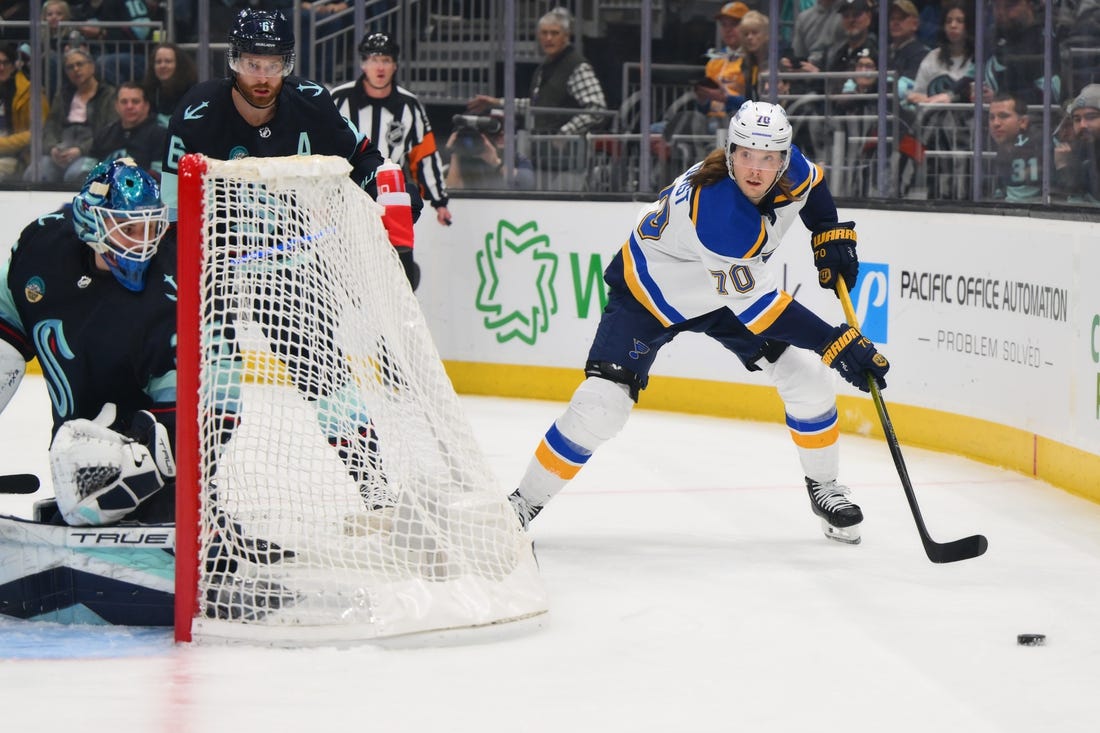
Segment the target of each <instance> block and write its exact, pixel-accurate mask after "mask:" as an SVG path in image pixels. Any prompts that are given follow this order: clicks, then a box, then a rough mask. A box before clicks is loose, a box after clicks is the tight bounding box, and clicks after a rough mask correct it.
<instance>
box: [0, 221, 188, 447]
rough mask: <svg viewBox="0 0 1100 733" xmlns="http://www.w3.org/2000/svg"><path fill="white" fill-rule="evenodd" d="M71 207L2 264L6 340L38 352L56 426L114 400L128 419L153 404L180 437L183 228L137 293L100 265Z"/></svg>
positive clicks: (0, 312) (25, 351)
mask: <svg viewBox="0 0 1100 733" xmlns="http://www.w3.org/2000/svg"><path fill="white" fill-rule="evenodd" d="M94 256H95V255H94V253H93V252H92V250H91V248H90V247H89V246H88V245H87V244H85V243H84V242H82V241H81V240H80V239H79V238H78V237H77V236H76V233H75V232H74V231H73V222H72V219H71V212H70V210H69V207H66V208H65V209H63V210H62V211H61V212H57V213H53V214H47V215H46V216H43V217H40V218H39V219H38V220H37V221H35V222H33V223H31V224H30V225H29V226H27V227H26V228H25V229H24V230H23V233H22V234H21V235H20V237H19V242H18V243H17V244H16V246H15V247H14V248H13V249H12V253H11V258H10V259H9V260H8V261H7V262H5V263H3V265H0V339H3V340H4V341H7V342H8V343H9V344H11V345H12V346H14V347H15V348H16V349H18V350H19V352H20V353H21V354H22V355H23V356H24V357H25V358H26V359H27V360H28V361H30V359H31V358H33V357H35V356H37V357H38V361H39V364H40V365H41V366H42V374H43V375H44V376H45V378H46V386H47V390H48V392H49V394H50V400H51V401H52V402H53V420H54V425H53V431H54V432H56V431H57V428H58V427H60V425H61V423H63V422H65V421H67V420H72V419H74V418H85V419H89V420H90V419H92V418H94V417H96V415H98V414H99V411H100V409H101V408H102V407H103V405H104V404H105V403H107V402H113V403H115V404H116V405H117V406H118V416H119V420H120V423H121V424H122V425H123V426H125V425H127V424H128V423H129V419H130V416H132V415H133V413H134V412H136V411H137V410H150V411H152V412H153V413H154V414H155V415H156V416H157V420H158V421H159V422H161V423H163V424H164V425H165V426H166V427H167V428H168V434H169V435H171V436H175V423H176V414H175V403H176V277H175V273H176V241H175V230H174V228H173V229H171V230H169V233H168V234H167V235H166V236H165V237H164V239H162V240H161V242H160V246H159V248H158V250H157V254H156V256H155V257H153V259H152V260H151V261H150V264H149V271H148V279H147V280H146V287H145V289H144V290H143V291H141V292H140V293H135V292H132V291H130V290H127V289H126V288H124V287H122V285H120V284H119V282H118V281H117V280H116V279H115V277H114V276H113V275H111V273H109V272H103V271H101V270H98V269H96V267H95V264H94Z"/></svg>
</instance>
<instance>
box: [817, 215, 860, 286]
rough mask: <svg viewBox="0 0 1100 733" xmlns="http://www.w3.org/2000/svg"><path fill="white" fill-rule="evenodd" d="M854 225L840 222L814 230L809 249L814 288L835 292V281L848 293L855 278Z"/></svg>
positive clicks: (857, 269) (856, 266)
mask: <svg viewBox="0 0 1100 733" xmlns="http://www.w3.org/2000/svg"><path fill="white" fill-rule="evenodd" d="M855 227H856V223H855V222H854V221H842V222H839V223H829V224H822V225H821V226H820V227H818V228H817V229H815V230H814V234H813V237H812V238H811V239H810V246H811V247H812V248H813V251H814V264H815V265H816V266H817V281H818V284H819V285H820V286H821V287H823V288H827V289H829V290H832V291H834V292H835V291H836V283H837V278H838V277H843V278H844V284H845V285H847V286H848V290H851V289H852V288H854V287H855V286H856V278H857V277H859V258H858V257H857V256H856V228H855Z"/></svg>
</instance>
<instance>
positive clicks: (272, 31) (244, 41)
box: [227, 9, 294, 76]
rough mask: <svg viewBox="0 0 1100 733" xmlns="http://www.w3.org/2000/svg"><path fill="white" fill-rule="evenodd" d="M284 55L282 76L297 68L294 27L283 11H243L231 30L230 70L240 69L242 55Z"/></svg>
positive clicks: (228, 57) (228, 56)
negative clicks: (295, 63)
mask: <svg viewBox="0 0 1100 733" xmlns="http://www.w3.org/2000/svg"><path fill="white" fill-rule="evenodd" d="M245 53H248V54H254V55H256V56H281V57H282V58H283V68H282V75H283V76H286V75H287V74H289V73H290V72H291V70H292V69H293V68H294V26H293V25H291V23H290V21H289V20H287V17H286V16H285V15H283V12H282V11H281V10H251V9H245V10H242V11H241V12H240V13H239V14H238V15H237V19H236V20H235V21H234V23H233V28H232V29H230V31H229V53H228V55H227V59H228V61H229V68H230V69H232V70H233V71H241V69H239V68H238V66H239V64H240V59H241V54H245Z"/></svg>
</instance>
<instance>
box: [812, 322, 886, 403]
mask: <svg viewBox="0 0 1100 733" xmlns="http://www.w3.org/2000/svg"><path fill="white" fill-rule="evenodd" d="M817 353H818V354H820V355H821V361H823V362H825V366H830V367H832V368H833V369H836V370H837V371H838V372H840V376H842V377H844V379H846V380H847V381H848V382H849V383H850V384H851V385H852V386H854V387H856V388H857V389H859V390H861V391H863V392H870V391H871V388H870V386H868V384H867V375H868V374H870V375H871V376H872V377H874V378H875V384H877V385H878V388H879V389H886V372H888V371H890V362H888V361H887V360H886V357H885V356H883V355H882V354H880V353H878V350H877V349H876V348H875V345H874V344H872V343H871V341H870V340H869V339H868V338H867V337H866V336H864V335H863V334H861V333H860V332H859V331H858V330H857V329H856V328H854V327H852V326H837V327H836V328H834V329H833V330H832V332H831V333H830V334H829V339H828V340H827V341H826V342H825V343H824V344H822V346H821V347H820V348H818V349H817Z"/></svg>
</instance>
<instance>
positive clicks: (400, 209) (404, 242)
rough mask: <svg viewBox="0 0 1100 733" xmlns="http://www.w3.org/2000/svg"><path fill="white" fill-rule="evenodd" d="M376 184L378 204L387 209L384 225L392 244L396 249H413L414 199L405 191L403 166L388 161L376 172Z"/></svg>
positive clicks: (383, 220) (383, 217)
mask: <svg viewBox="0 0 1100 733" xmlns="http://www.w3.org/2000/svg"><path fill="white" fill-rule="evenodd" d="M375 183H376V185H377V186H378V199H377V200H378V203H380V204H381V205H382V206H384V207H386V213H385V214H383V216H382V224H383V225H385V227H386V232H387V233H388V234H389V235H390V244H392V245H393V246H394V247H407V248H409V249H412V246H413V242H414V241H415V240H414V236H413V220H412V199H410V198H409V194H408V193H407V192H406V191H405V172H404V171H402V170H401V166H399V165H397V164H396V163H391V162H390V161H388V160H387V161H386V162H385V163H383V164H382V165H380V166H378V170H377V171H376V172H375Z"/></svg>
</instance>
